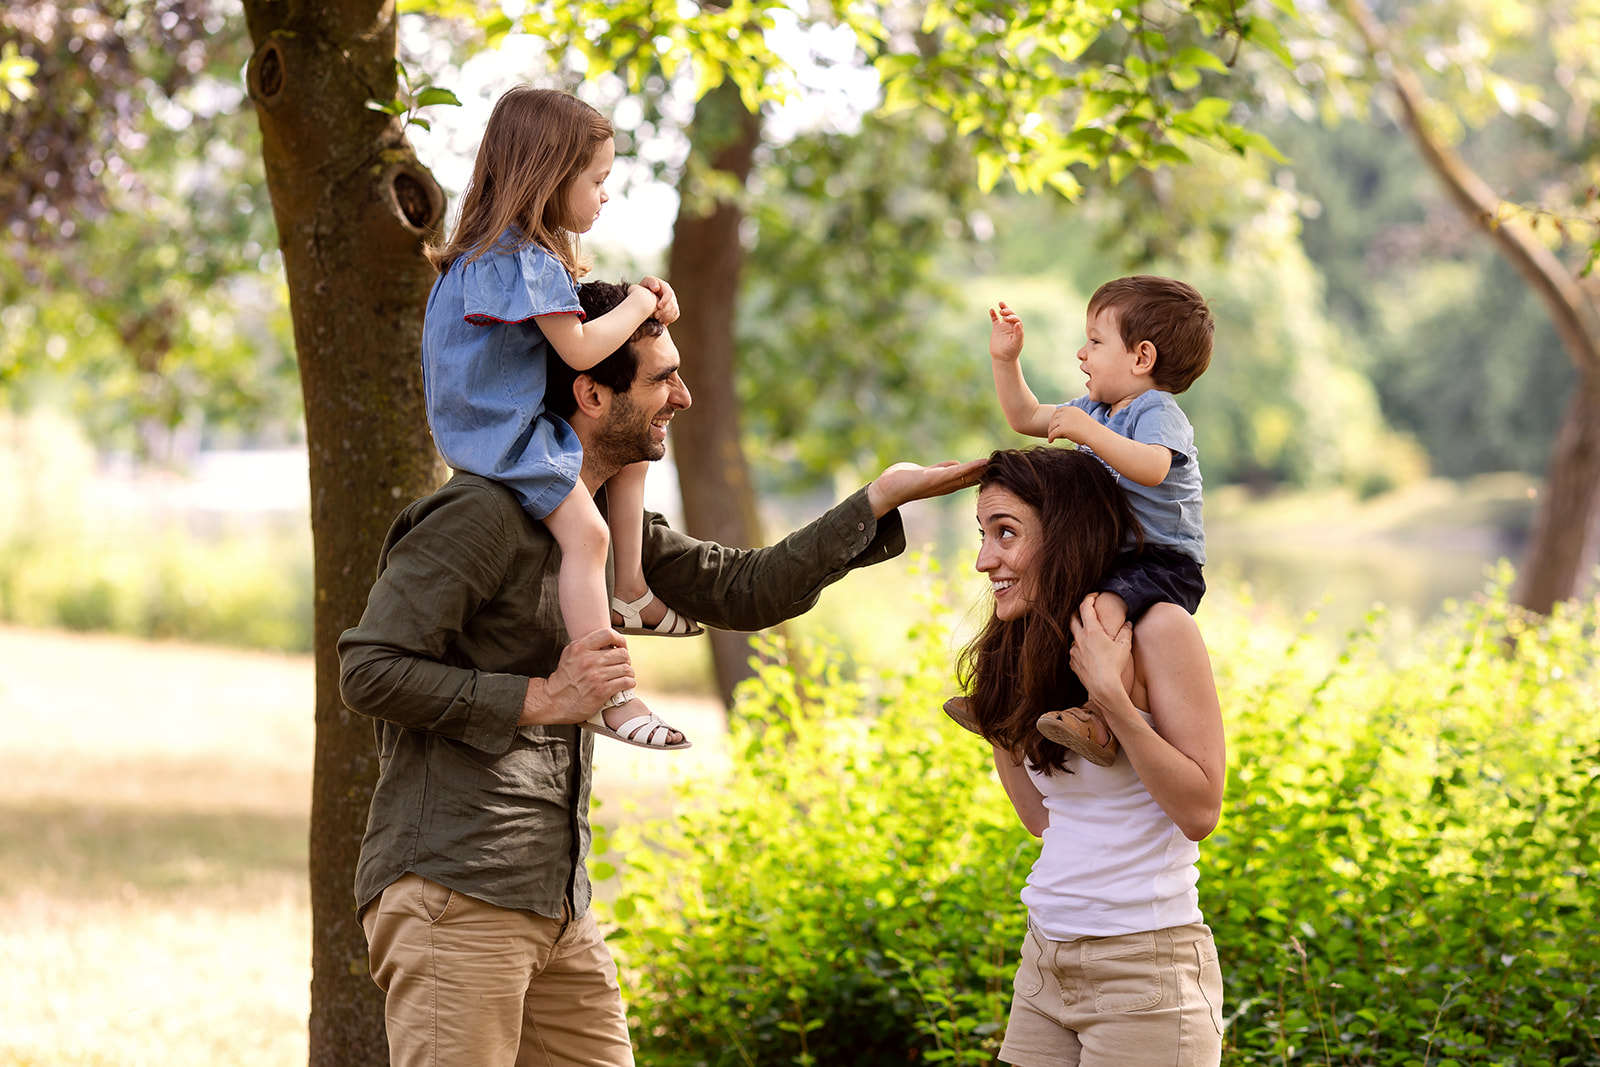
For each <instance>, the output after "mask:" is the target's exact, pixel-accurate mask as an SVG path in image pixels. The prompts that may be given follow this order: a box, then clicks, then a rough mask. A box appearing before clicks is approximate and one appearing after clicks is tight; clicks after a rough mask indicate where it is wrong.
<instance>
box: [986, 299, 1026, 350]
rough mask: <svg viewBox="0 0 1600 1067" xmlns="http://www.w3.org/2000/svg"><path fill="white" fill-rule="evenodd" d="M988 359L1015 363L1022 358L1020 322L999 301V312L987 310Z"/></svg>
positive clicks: (1003, 303)
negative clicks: (988, 325)
mask: <svg viewBox="0 0 1600 1067" xmlns="http://www.w3.org/2000/svg"><path fill="white" fill-rule="evenodd" d="M989 322H990V323H992V326H991V327H990V329H989V358H990V359H992V360H995V361H996V362H999V363H1015V362H1016V361H1017V360H1018V359H1019V358H1020V357H1021V356H1022V320H1021V319H1020V318H1018V317H1017V313H1016V312H1015V311H1012V310H1011V309H1010V308H1008V307H1006V302H1005V301H1004V300H1002V301H1000V310H999V311H996V310H995V309H994V308H990V309H989Z"/></svg>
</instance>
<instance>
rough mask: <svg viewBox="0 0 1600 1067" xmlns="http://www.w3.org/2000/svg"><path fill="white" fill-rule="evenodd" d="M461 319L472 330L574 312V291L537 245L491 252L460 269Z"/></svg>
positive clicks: (562, 269)
mask: <svg viewBox="0 0 1600 1067" xmlns="http://www.w3.org/2000/svg"><path fill="white" fill-rule="evenodd" d="M461 289H462V296H463V297H464V307H463V314H462V317H463V318H464V319H465V320H466V321H467V322H469V323H471V324H472V325H474V326H493V325H495V324H497V323H507V322H526V321H527V320H529V319H532V318H537V317H538V316H540V315H560V314H570V313H574V312H575V313H577V314H578V315H579V316H580V317H582V315H583V306H582V305H581V304H579V303H578V290H577V287H576V286H575V285H574V284H573V282H572V275H570V274H568V273H567V268H565V267H563V266H562V265H561V261H560V260H558V259H557V258H556V257H555V256H552V255H551V254H550V253H549V252H546V251H545V250H544V249H542V248H540V247H539V246H538V245H533V244H530V245H524V246H523V247H521V248H519V249H517V250H516V251H515V252H512V253H510V254H502V253H500V252H499V251H498V250H493V251H490V252H487V253H485V254H484V255H481V256H479V257H478V258H477V259H475V260H473V261H472V262H471V263H466V264H464V265H463V266H462V268H461Z"/></svg>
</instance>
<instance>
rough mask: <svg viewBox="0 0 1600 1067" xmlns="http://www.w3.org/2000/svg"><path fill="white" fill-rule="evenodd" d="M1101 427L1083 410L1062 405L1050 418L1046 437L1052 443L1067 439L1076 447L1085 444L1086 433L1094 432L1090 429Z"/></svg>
mask: <svg viewBox="0 0 1600 1067" xmlns="http://www.w3.org/2000/svg"><path fill="white" fill-rule="evenodd" d="M1097 425H1099V424H1098V423H1096V422H1095V421H1094V419H1093V418H1091V417H1090V415H1089V413H1088V412H1087V411H1085V410H1083V409H1082V408H1075V407H1071V406H1069V405H1067V404H1062V405H1061V406H1060V407H1058V408H1056V410H1055V414H1053V415H1051V416H1050V430H1049V432H1048V433H1047V434H1046V437H1047V438H1048V439H1049V440H1051V441H1058V440H1060V439H1061V438H1063V437H1065V438H1066V439H1067V440H1068V441H1071V442H1072V443H1073V444H1075V445H1081V444H1083V438H1084V434H1085V433H1090V432H1093V431H1092V430H1090V429H1089V427H1092V426H1097Z"/></svg>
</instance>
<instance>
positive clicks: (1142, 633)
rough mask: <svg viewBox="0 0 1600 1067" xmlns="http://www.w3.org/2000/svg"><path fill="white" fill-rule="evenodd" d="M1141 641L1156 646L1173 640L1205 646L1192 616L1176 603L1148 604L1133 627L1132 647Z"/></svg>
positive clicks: (1167, 643)
mask: <svg viewBox="0 0 1600 1067" xmlns="http://www.w3.org/2000/svg"><path fill="white" fill-rule="evenodd" d="M1141 641H1143V642H1146V643H1147V644H1150V645H1155V646H1157V647H1160V646H1165V645H1169V644H1171V643H1174V642H1182V643H1188V642H1198V643H1199V645H1200V647H1201V648H1204V647H1205V642H1204V641H1203V640H1202V639H1201V637H1200V627H1198V626H1196V625H1195V621H1194V616H1192V615H1190V614H1189V613H1188V612H1187V611H1184V610H1183V609H1182V608H1181V607H1179V606H1178V605H1176V604H1165V603H1163V604H1152V605H1151V606H1150V609H1149V610H1148V611H1146V612H1145V613H1144V615H1143V616H1142V617H1141V618H1140V619H1139V621H1138V622H1137V623H1136V624H1134V627H1133V643H1134V647H1135V648H1137V647H1138V645H1139V643H1140V642H1141Z"/></svg>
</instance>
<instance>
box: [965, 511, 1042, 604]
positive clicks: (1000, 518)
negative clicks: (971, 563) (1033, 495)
mask: <svg viewBox="0 0 1600 1067" xmlns="http://www.w3.org/2000/svg"><path fill="white" fill-rule="evenodd" d="M978 529H979V530H980V531H982V533H983V545H982V547H980V548H979V549H978V561H977V564H976V566H977V568H978V570H979V571H981V572H982V573H984V574H986V575H988V576H989V582H990V587H991V589H992V590H993V592H994V613H995V617H996V618H999V619H1003V620H1005V621H1007V622H1010V621H1012V620H1014V619H1020V618H1022V617H1023V616H1024V615H1026V614H1027V613H1028V609H1029V608H1030V607H1031V606H1032V605H1031V599H1032V594H1031V592H1030V589H1031V587H1032V584H1033V571H1032V567H1033V557H1034V555H1035V553H1036V552H1037V551H1038V548H1039V542H1040V539H1041V536H1042V534H1043V526H1042V524H1041V523H1040V521H1039V512H1038V510H1037V509H1035V508H1034V507H1033V505H1031V504H1027V503H1024V502H1023V500H1022V499H1021V498H1020V497H1018V496H1017V495H1016V494H1015V493H1013V492H1011V491H1010V490H1009V489H1002V488H1000V487H999V486H997V485H991V486H987V487H985V488H984V490H983V492H981V493H979V494H978Z"/></svg>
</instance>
